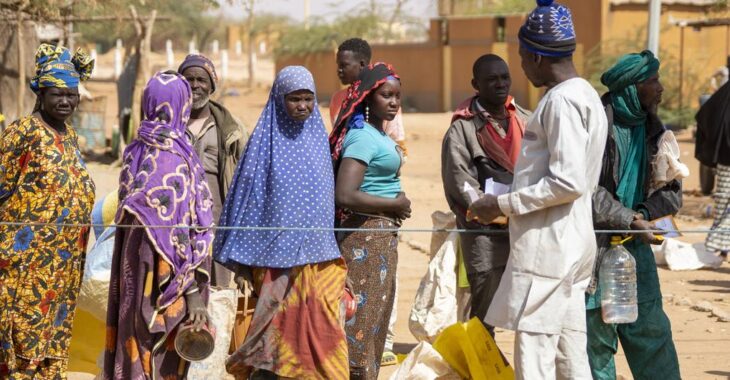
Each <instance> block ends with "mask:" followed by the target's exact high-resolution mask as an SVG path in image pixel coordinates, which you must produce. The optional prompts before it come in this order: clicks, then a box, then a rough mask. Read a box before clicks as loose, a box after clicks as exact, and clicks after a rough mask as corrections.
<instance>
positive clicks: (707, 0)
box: [611, 0, 717, 7]
mask: <svg viewBox="0 0 730 380" xmlns="http://www.w3.org/2000/svg"><path fill="white" fill-rule="evenodd" d="M648 2H649V1H648V0H611V5H626V4H646V3H648ZM716 3H717V0H662V4H665V5H696V6H701V7H706V6H709V5H715V4H716Z"/></svg>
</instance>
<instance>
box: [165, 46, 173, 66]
mask: <svg viewBox="0 0 730 380" xmlns="http://www.w3.org/2000/svg"><path fill="white" fill-rule="evenodd" d="M165 53H166V54H167V68H168V69H171V68H173V67H174V66H175V52H174V51H173V50H172V40H167V41H165Z"/></svg>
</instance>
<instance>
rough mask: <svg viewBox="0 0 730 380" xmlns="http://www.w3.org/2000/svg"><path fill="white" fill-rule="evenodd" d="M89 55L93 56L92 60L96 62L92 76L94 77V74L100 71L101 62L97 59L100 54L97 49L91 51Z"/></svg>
mask: <svg viewBox="0 0 730 380" xmlns="http://www.w3.org/2000/svg"><path fill="white" fill-rule="evenodd" d="M89 55H90V56H91V60H92V61H94V70H93V72H92V74H91V76H94V74H96V73H97V72H98V70H99V61H98V60H97V59H96V57H97V56H98V55H99V53H97V51H96V49H91V51H90V52H89Z"/></svg>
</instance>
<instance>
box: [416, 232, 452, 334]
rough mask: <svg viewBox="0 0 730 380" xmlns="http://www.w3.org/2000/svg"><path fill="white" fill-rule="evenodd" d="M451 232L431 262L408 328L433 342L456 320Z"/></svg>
mask: <svg viewBox="0 0 730 380" xmlns="http://www.w3.org/2000/svg"><path fill="white" fill-rule="evenodd" d="M458 241H459V234H458V233H456V232H452V233H450V234H449V236H448V237H447V238H446V241H445V242H444V244H442V245H441V248H440V249H439V250H438V252H437V253H436V255H435V256H434V257H433V258H432V259H431V262H430V263H429V264H428V271H427V272H426V275H424V276H423V278H422V279H421V283H420V285H419V287H418V291H417V292H416V299H415V301H414V304H413V307H412V308H411V314H410V316H409V320H408V329H409V330H411V333H412V334H413V336H414V337H416V339H418V340H419V341H427V342H433V339H435V338H436V336H437V335H438V334H439V333H440V332H441V331H442V330H443V329H445V328H446V327H448V326H451V325H453V324H454V323H456V317H457V313H458V307H457V302H456V285H457V284H456V244H458Z"/></svg>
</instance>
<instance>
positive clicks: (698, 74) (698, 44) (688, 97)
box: [563, 0, 729, 107]
mask: <svg viewBox="0 0 730 380" xmlns="http://www.w3.org/2000/svg"><path fill="white" fill-rule="evenodd" d="M563 3H564V4H566V5H568V6H569V7H570V8H571V10H572V11H573V17H574V20H575V24H576V33H577V35H578V40H579V42H581V43H583V44H584V45H585V48H584V50H585V53H586V54H589V55H592V56H594V57H595V56H598V55H604V56H605V57H607V59H608V60H609V61H610V60H611V59H612V58H615V57H618V56H620V55H621V54H625V53H630V52H636V51H641V50H643V49H645V48H646V38H647V28H648V19H649V14H648V6H647V5H611V1H610V0H592V1H586V0H563ZM707 12H708V9H707V8H706V7H700V6H687V5H663V6H662V17H661V21H660V25H661V26H660V27H661V32H660V37H659V46H660V59H661V61H662V73H663V74H665V78H664V85H665V87H666V88H668V89H669V90H670V91H674V92H675V93H674V94H665V99H667V98H669V97H671V96H677V91H678V89H679V65H680V52H681V49H680V48H681V44H680V40H681V28H679V27H677V26H673V25H672V23H671V21H672V20H699V19H704V18H707V17H711V15H709V14H708V13H707ZM728 53H729V51H728V29H727V27H724V26H723V27H710V28H703V29H701V30H693V29H692V28H685V31H684V53H683V55H684V62H683V65H684V67H683V85H682V87H683V94H682V95H683V104H684V105H690V106H693V107H696V106H698V101H697V99H698V97H699V95H700V94H701V93H704V92H706V91H707V90H708V87H709V81H710V77H711V75H712V74H713V73H714V72H715V70H717V69H718V68H719V67H721V66H724V65H725V64H726V57H727V56H728ZM593 69H595V68H594V67H593ZM670 73H671V75H669V74H670ZM667 95H669V96H667Z"/></svg>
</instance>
